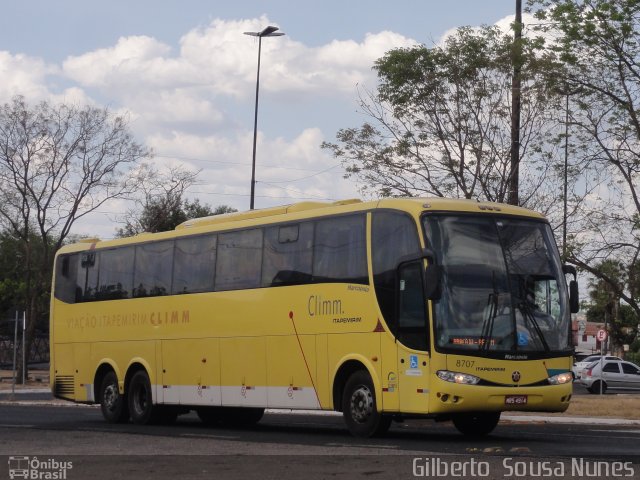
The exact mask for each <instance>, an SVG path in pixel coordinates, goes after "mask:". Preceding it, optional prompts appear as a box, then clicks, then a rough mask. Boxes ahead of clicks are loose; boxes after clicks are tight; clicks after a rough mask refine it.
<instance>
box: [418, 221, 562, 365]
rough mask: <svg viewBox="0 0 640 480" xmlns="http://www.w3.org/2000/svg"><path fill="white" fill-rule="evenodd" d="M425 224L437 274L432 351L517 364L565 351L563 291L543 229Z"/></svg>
mask: <svg viewBox="0 0 640 480" xmlns="http://www.w3.org/2000/svg"><path fill="white" fill-rule="evenodd" d="M423 223H424V228H425V233H426V238H427V241H428V243H429V246H430V248H432V249H433V251H434V252H435V256H436V262H437V263H438V264H439V265H440V266H441V267H442V284H441V288H442V295H441V297H440V300H438V301H437V302H434V304H433V313H434V321H435V338H436V348H438V349H439V350H443V351H451V352H452V353H464V354H472V355H493V354H506V355H513V354H515V355H518V356H523V358H528V357H529V355H530V354H534V353H540V354H543V355H544V354H550V353H551V352H566V351H567V350H568V349H570V345H569V321H570V314H569V306H568V298H567V290H566V284H565V279H564V275H563V273H562V267H561V264H560V258H559V255H558V253H557V247H556V244H555V241H554V239H553V234H552V232H551V229H550V227H549V225H548V224H546V223H544V222H540V221H533V220H523V219H509V218H505V217H489V216H487V217H480V218H478V217H477V216H473V217H472V216H462V215H460V216H452V215H427V216H425V217H424V220H423Z"/></svg>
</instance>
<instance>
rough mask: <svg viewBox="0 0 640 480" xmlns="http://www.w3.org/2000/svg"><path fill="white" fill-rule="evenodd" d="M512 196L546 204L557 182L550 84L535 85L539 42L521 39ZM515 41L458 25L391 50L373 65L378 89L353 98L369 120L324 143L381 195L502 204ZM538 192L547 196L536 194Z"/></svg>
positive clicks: (549, 205)
mask: <svg viewBox="0 0 640 480" xmlns="http://www.w3.org/2000/svg"><path fill="white" fill-rule="evenodd" d="M519 45H520V46H521V48H522V56H521V58H520V59H519V61H520V64H521V72H522V118H521V135H520V136H521V139H520V144H521V149H520V159H521V162H520V164H521V178H522V179H523V181H521V191H520V195H519V197H520V199H521V200H520V203H521V204H522V205H527V206H531V207H534V208H538V209H542V210H545V211H546V210H548V209H550V208H552V207H553V206H554V204H557V201H556V198H557V196H556V195H555V192H554V191H553V187H554V186H555V185H557V184H558V183H557V182H558V177H557V175H556V173H557V172H556V171H555V170H554V169H553V164H552V163H551V162H550V160H551V159H552V158H553V155H554V151H555V149H557V147H558V144H557V142H556V143H552V142H547V143H545V141H544V140H545V139H546V138H547V137H549V136H551V135H552V134H554V133H555V131H554V129H555V128H557V125H558V124H557V122H556V121H554V120H553V119H552V118H550V116H549V115H548V108H549V104H550V103H551V102H557V101H558V99H557V95H556V94H555V93H554V91H552V90H548V89H545V88H541V84H540V82H539V81H538V80H539V78H540V75H539V74H538V71H539V70H540V64H542V63H544V62H545V61H546V60H545V59H544V58H543V57H540V56H539V55H538V54H537V47H538V45H537V43H536V42H533V41H530V40H526V39H524V40H521V41H520V43H519ZM512 47H513V39H512V38H511V36H509V35H504V34H503V33H502V32H501V31H500V30H499V29H498V28H496V27H482V28H480V29H471V28H468V27H465V28H460V29H458V30H457V31H456V33H455V34H453V35H451V36H449V37H448V38H447V39H446V40H445V41H444V44H443V46H436V47H433V48H426V47H425V46H417V47H413V48H405V49H396V50H391V51H390V52H387V54H386V55H385V56H384V57H382V58H381V59H379V60H378V61H377V62H376V64H375V67H374V69H375V70H376V72H377V73H378V78H379V80H380V84H379V86H378V88H377V92H376V93H372V92H365V93H364V94H363V95H361V99H360V105H361V108H362V110H363V112H364V114H365V115H366V116H367V117H369V121H368V122H366V123H364V124H363V125H362V126H361V127H359V128H346V129H341V130H340V131H338V133H337V142H336V143H324V144H323V148H326V149H329V150H331V151H332V152H333V154H334V156H335V157H337V158H340V159H341V160H342V163H343V165H344V166H345V167H346V170H347V177H354V178H356V179H357V180H358V181H359V182H360V183H361V185H362V189H363V191H364V192H365V193H366V192H367V191H372V192H373V193H374V194H376V195H379V196H416V195H435V196H447V197H462V198H468V199H471V198H476V199H483V200H490V201H498V202H504V201H506V200H507V196H508V193H509V182H510V178H511V161H510V152H511V137H510V130H511V99H510V84H511V77H512V74H513V71H512V68H511V67H512ZM545 194H546V197H544V195H545Z"/></svg>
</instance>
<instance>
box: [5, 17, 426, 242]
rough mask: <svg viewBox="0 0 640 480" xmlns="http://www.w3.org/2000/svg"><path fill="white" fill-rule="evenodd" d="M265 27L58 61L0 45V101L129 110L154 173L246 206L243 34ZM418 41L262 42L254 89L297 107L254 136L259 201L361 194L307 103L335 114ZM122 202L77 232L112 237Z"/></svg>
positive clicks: (374, 37) (207, 30) (217, 27)
mask: <svg viewBox="0 0 640 480" xmlns="http://www.w3.org/2000/svg"><path fill="white" fill-rule="evenodd" d="M270 24H272V22H270V21H269V19H268V18H267V17H266V16H263V17H261V18H255V19H244V20H220V19H216V20H213V21H211V22H210V23H209V24H207V25H205V26H202V27H198V28H194V29H192V30H190V31H188V32H186V33H185V34H184V35H183V36H182V37H181V38H180V40H179V42H178V44H177V45H170V44H167V43H165V42H162V41H159V40H158V39H156V38H153V37H150V36H142V35H139V36H129V37H122V38H120V39H118V40H117V41H116V42H115V43H114V44H113V45H112V46H109V47H107V48H100V49H97V50H93V51H87V52H85V53H83V54H80V55H76V56H70V57H68V58H67V59H66V60H65V61H64V62H62V64H61V65H48V64H46V63H45V62H44V61H42V60H40V59H33V58H28V57H24V56H20V55H15V56H14V55H11V54H8V53H4V52H0V74H2V75H3V77H4V78H5V79H8V80H7V81H4V82H3V84H2V85H0V97H1V96H5V97H6V96H7V95H13V94H15V93H23V94H25V95H26V96H28V97H29V100H30V101H32V100H33V99H34V98H37V99H40V98H47V99H50V100H52V101H53V100H59V101H67V102H68V101H71V102H73V103H80V104H86V103H88V104H94V105H106V106H108V108H109V109H110V110H112V111H113V112H115V113H118V114H123V113H126V114H128V116H129V119H130V126H131V128H132V130H133V131H134V133H135V134H136V135H137V137H138V138H139V139H140V140H141V141H143V142H144V143H145V144H146V145H147V146H149V147H151V148H152V149H153V150H154V151H155V152H156V153H157V157H156V158H155V159H154V163H155V164H156V166H157V167H158V168H163V167H168V166H176V165H183V166H184V167H185V168H187V169H190V170H201V173H200V174H199V176H198V184H197V185H194V186H193V187H192V188H191V189H189V191H188V194H189V196H191V197H192V198H194V197H198V198H200V200H201V201H202V202H205V203H208V204H210V205H213V206H215V205H220V204H228V205H231V206H233V207H235V208H237V209H239V210H244V209H247V208H248V204H249V191H250V172H251V155H252V140H253V131H251V130H249V129H250V128H251V118H252V113H253V95H254V92H255V80H256V77H255V75H256V61H257V53H258V51H257V50H258V49H257V41H256V39H255V37H248V36H246V35H243V32H246V31H259V30H261V29H262V28H264V26H265V25H270ZM415 44H417V42H416V41H415V40H412V39H410V38H407V37H405V36H403V35H400V34H398V33H394V32H390V31H383V32H378V33H369V34H367V35H365V37H364V38H360V39H353V40H334V41H332V42H329V43H327V44H325V45H319V46H313V47H312V46H308V45H305V44H304V43H302V42H300V41H297V40H296V39H295V38H292V37H291V36H289V35H286V36H282V37H277V38H267V39H263V42H262V57H261V58H262V66H263V68H262V69H261V79H260V80H261V82H260V88H261V98H262V92H264V93H265V94H268V93H269V92H271V94H272V97H271V98H274V96H275V95H273V94H274V93H277V96H276V98H277V99H278V102H281V104H282V105H285V106H286V105H295V111H296V112H297V113H296V114H295V115H285V114H283V113H282V112H281V111H279V112H278V114H280V117H278V120H277V122H281V126H280V125H279V126H278V127H277V128H273V125H274V123H273V122H272V123H271V124H270V126H271V128H272V130H270V131H274V130H275V131H277V132H278V135H281V136H278V137H275V136H273V135H269V136H268V135H266V134H265V133H264V132H262V131H259V133H258V145H257V148H258V155H257V170H256V171H257V174H256V178H257V181H258V182H259V183H258V184H257V187H256V206H257V207H258V208H263V207H268V206H272V205H278V204H283V203H292V202H295V201H299V200H300V199H308V198H315V199H340V198H350V197H354V196H358V192H357V190H356V186H355V185H354V184H353V183H351V182H349V181H346V180H344V179H343V178H342V175H343V173H342V169H341V168H340V167H337V166H336V165H337V163H338V162H337V160H335V159H334V158H332V157H331V156H330V155H329V154H328V153H327V152H325V151H322V150H321V149H320V144H321V143H322V141H323V140H324V139H325V138H328V137H331V136H333V134H334V133H335V132H334V131H326V132H323V131H321V130H320V128H318V127H317V124H318V123H319V122H320V121H322V119H319V118H318V115H319V113H318V112H315V111H313V105H317V104H318V98H319V97H322V100H321V101H322V103H323V106H324V105H325V104H326V105H328V106H330V105H335V106H336V110H338V111H341V110H340V108H344V105H345V104H347V103H349V102H352V101H354V98H355V95H356V85H357V84H363V83H370V85H371V86H372V85H373V84H375V82H376V78H375V73H374V72H373V71H372V68H371V67H372V66H373V63H374V61H375V60H376V59H378V58H379V57H381V56H382V55H384V53H385V52H386V51H388V50H389V49H391V48H397V47H407V46H413V45H415ZM51 77H55V82H56V83H52V82H51ZM55 85H63V87H60V86H57V87H56V86H55ZM314 102H315V103H314ZM307 105H308V106H309V108H308V109H307V108H306V107H307ZM328 109H329V110H330V109H331V108H330V107H328ZM306 112H308V114H307V113H306ZM263 115H264V114H263ZM263 119H264V118H263ZM261 120H262V119H261ZM265 120H266V119H265ZM343 121H344V120H343ZM324 123H325V124H326V123H327V121H326V119H325V121H324ZM340 123H341V122H340ZM262 125H267V123H262ZM341 126H343V125H341V124H339V125H336V126H335V128H336V129H337V128H339V127H341ZM330 128H331V127H330ZM280 132H282V133H280ZM125 205H126V202H124V203H123V202H122V201H118V202H111V203H110V204H109V205H105V206H104V207H103V208H101V209H100V212H97V213H95V214H93V215H89V216H87V218H86V219H83V220H82V222H80V223H78V224H77V227H76V228H75V229H74V230H75V233H89V234H91V235H95V234H99V235H101V236H104V237H109V236H112V235H113V233H114V232H115V228H116V227H117V224H115V223H113V220H114V219H115V218H117V216H118V214H117V213H118V212H122V211H124V210H125V209H126V208H125ZM105 217H106V218H107V219H110V220H111V221H112V223H108V222H105Z"/></svg>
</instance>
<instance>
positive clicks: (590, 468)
mask: <svg viewBox="0 0 640 480" xmlns="http://www.w3.org/2000/svg"><path fill="white" fill-rule="evenodd" d="M495 460H496V461H493V460H492V461H491V463H490V462H488V461H486V460H478V459H476V458H467V459H464V460H457V459H453V458H447V459H442V458H438V457H418V458H414V459H413V465H412V468H413V470H412V472H413V476H414V477H422V478H437V477H447V478H453V477H460V478H472V477H480V478H483V477H491V476H493V477H496V476H502V477H504V478H520V477H529V478H530V477H540V478H545V477H548V478H612V477H614V478H625V477H627V478H634V477H635V467H634V465H633V463H632V462H620V461H606V460H590V459H585V458H571V459H559V460H536V459H524V458H514V457H505V458H503V459H502V460H500V459H499V458H496V459H495Z"/></svg>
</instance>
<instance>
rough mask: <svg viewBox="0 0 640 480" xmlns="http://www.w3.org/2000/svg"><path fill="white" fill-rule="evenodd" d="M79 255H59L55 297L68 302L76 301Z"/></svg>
mask: <svg viewBox="0 0 640 480" xmlns="http://www.w3.org/2000/svg"><path fill="white" fill-rule="evenodd" d="M78 257H79V255H78V254H77V253H76V254H73V255H64V256H60V257H58V261H57V265H56V287H55V297H56V298H57V299H58V300H61V301H63V302H66V303H75V302H76V275H77V272H78Z"/></svg>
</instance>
